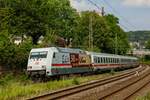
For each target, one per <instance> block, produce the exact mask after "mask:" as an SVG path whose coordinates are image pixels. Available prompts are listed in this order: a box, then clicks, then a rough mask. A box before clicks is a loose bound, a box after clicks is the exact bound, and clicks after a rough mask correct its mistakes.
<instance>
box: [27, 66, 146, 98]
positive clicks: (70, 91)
mask: <svg viewBox="0 0 150 100" xmlns="http://www.w3.org/2000/svg"><path fill="white" fill-rule="evenodd" d="M146 68H147V67H138V68H136V69H132V70H129V71H126V72H124V73H122V74H118V75H115V76H111V77H108V78H105V79H100V80H97V81H93V82H89V83H86V84H82V85H78V86H74V87H70V88H66V89H62V90H58V91H55V92H51V93H47V94H44V95H40V96H35V97H32V98H28V99H27V100H56V99H66V100H67V99H68V100H71V99H83V98H84V99H86V98H87V99H89V100H90V98H89V97H88V96H86V95H85V97H84V96H83V97H82V98H79V97H78V98H72V97H71V96H72V95H74V96H75V97H76V94H80V95H81V94H82V92H84V91H87V90H90V89H93V88H97V87H100V86H101V87H102V86H104V85H105V86H106V85H107V84H110V83H113V82H116V81H118V80H124V79H125V78H129V77H131V76H136V74H137V75H138V74H139V73H142V72H143V71H144V70H145V69H146ZM136 81H137V80H136ZM119 89H121V88H119ZM115 90H116V89H115ZM117 91H119V90H116V91H113V92H111V93H110V92H107V91H102V92H101V93H102V94H101V93H99V94H100V95H98V96H97V97H96V98H98V99H104V98H107V97H109V96H111V94H113V93H116V92H117ZM69 97H71V98H69ZM96 98H95V99H96ZM91 99H92V98H91ZM115 100H116V99H115ZM120 100H121V99H120Z"/></svg>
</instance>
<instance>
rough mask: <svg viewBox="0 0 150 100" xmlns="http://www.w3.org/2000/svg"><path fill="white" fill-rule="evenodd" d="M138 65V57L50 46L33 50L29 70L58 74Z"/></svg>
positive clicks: (42, 74)
mask: <svg viewBox="0 0 150 100" xmlns="http://www.w3.org/2000/svg"><path fill="white" fill-rule="evenodd" d="M138 65H139V64H138V59H137V58H136V57H129V56H120V55H114V54H105V53H95V52H88V51H84V50H81V49H70V48H61V47H49V48H36V49H32V50H31V52H30V55H29V59H28V65H27V72H28V75H30V76H34V75H40V76H56V75H67V74H77V73H79V74H80V73H92V72H97V71H100V70H103V69H114V68H128V67H136V66H138Z"/></svg>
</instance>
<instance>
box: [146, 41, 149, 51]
mask: <svg viewBox="0 0 150 100" xmlns="http://www.w3.org/2000/svg"><path fill="white" fill-rule="evenodd" d="M146 49H150V40H149V41H147V43H146Z"/></svg>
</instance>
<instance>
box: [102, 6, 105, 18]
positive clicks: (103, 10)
mask: <svg viewBox="0 0 150 100" xmlns="http://www.w3.org/2000/svg"><path fill="white" fill-rule="evenodd" d="M101 14H102V16H105V9H104V7H102V12H101Z"/></svg>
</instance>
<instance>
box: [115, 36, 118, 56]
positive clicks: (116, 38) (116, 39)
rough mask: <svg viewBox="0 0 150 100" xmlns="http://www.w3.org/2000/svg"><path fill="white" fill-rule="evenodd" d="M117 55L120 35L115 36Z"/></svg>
mask: <svg viewBox="0 0 150 100" xmlns="http://www.w3.org/2000/svg"><path fill="white" fill-rule="evenodd" d="M115 54H118V35H117V33H116V35H115Z"/></svg>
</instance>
